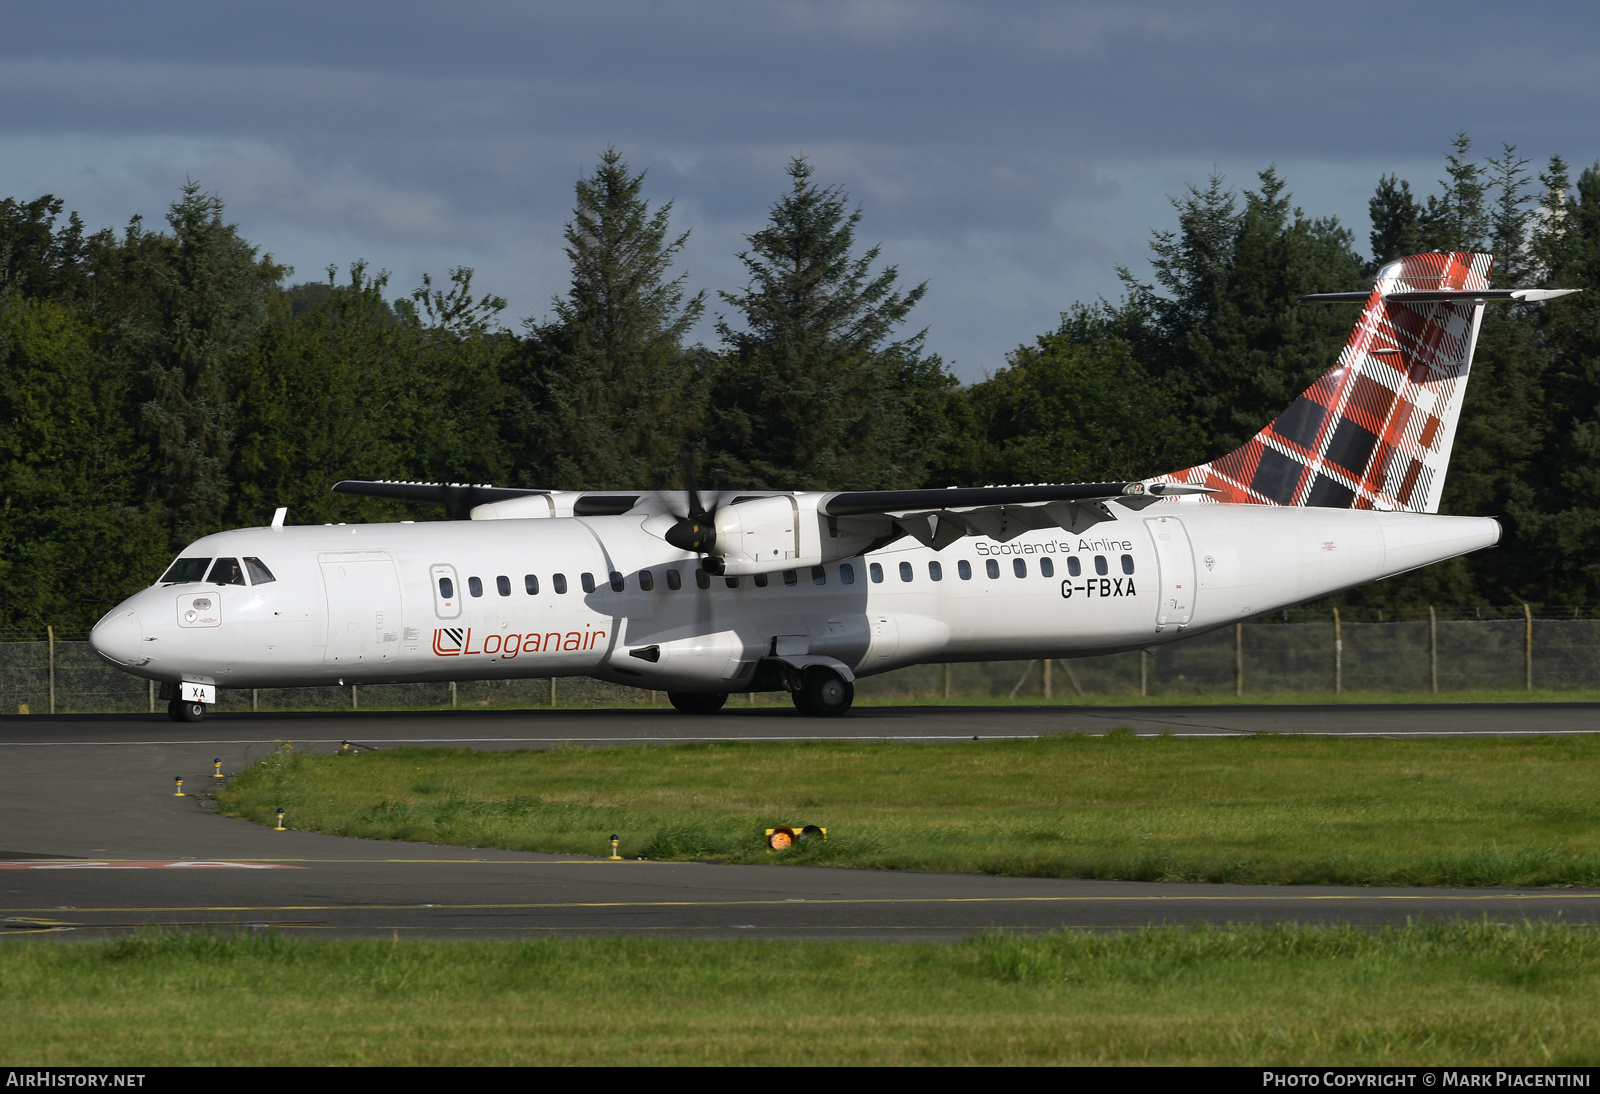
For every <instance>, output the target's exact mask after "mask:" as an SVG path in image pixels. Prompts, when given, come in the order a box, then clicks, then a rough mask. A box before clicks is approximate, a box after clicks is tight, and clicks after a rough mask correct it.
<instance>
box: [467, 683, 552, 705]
mask: <svg viewBox="0 0 1600 1094" xmlns="http://www.w3.org/2000/svg"><path fill="white" fill-rule="evenodd" d="M451 686H452V687H453V686H454V685H451ZM555 705H556V678H555V677H554V676H552V677H550V706H551V707H552V708H554V707H555Z"/></svg>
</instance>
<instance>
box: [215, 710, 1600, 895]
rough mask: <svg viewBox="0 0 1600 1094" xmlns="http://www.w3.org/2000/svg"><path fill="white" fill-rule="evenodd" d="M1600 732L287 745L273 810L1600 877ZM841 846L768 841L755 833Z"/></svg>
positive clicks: (1042, 863) (1589, 881) (737, 843)
mask: <svg viewBox="0 0 1600 1094" xmlns="http://www.w3.org/2000/svg"><path fill="white" fill-rule="evenodd" d="M1597 776H1600V738H1594V737H1562V738H1549V737H1546V738H1502V739H1483V738H1472V739H1462V738H1454V739H1440V740H1385V739H1352V738H1329V737H1291V736H1284V737H1274V736H1254V737H1233V738H1221V739H1205V740H1190V739H1176V738H1170V737H1158V738H1139V737H1135V736H1133V735H1132V734H1129V733H1127V732H1125V731H1118V732H1116V733H1113V734H1111V735H1109V736H1106V737H1087V736H1058V737H1045V738H1038V739H1034V740H1019V741H974V742H958V743H952V744H906V743H893V742H804V743H785V742H770V741H769V742H749V743H742V742H741V743H726V744H701V745H675V746H670V747H658V748H645V747H627V748H603V749H588V748H558V749H555V750H552V751H545V752H478V751H468V750H460V749H456V750H450V749H414V748H400V749H394V750H392V751H378V752H361V753H354V754H344V755H322V756H310V755H303V754H298V753H295V752H294V751H293V750H280V751H279V752H278V753H277V754H275V755H272V756H269V757H267V758H266V759H264V760H262V761H259V762H257V763H255V764H253V765H251V766H250V767H249V768H248V769H247V770H246V771H244V772H242V773H240V774H239V775H238V776H236V777H235V778H234V779H233V780H232V781H231V782H230V784H229V785H228V786H227V787H226V788H225V789H224V790H222V791H221V792H219V793H218V794H217V798H218V800H219V803H220V806H221V808H222V809H223V810H224V811H225V812H228V813H231V814H234V815H237V816H242V817H246V818H249V819H251V820H254V821H256V822H259V823H263V824H270V823H272V821H273V817H274V815H275V811H276V810H277V809H278V808H279V807H282V808H283V809H285V810H286V815H287V818H288V822H289V825H290V826H291V827H295V828H306V829H315V830H318V831H323V832H330V833H336V834H342V835H349V836H359V837H364V838H376V839H397V840H419V841H427V842H435V843H449V844H461V845H467V846H477V847H503V848H508V849H513V850H524V851H547V852H567V853H578V854H592V855H601V854H605V853H608V851H609V846H608V844H607V837H608V836H609V835H610V834H611V833H612V832H615V833H617V834H618V835H620V836H621V838H622V847H621V850H622V853H623V854H624V855H626V856H629V857H632V856H636V855H642V856H645V857H649V858H656V859H713V860H727V861H734V862H804V863H815V864H828V865H837V866H859V867H876V868H889V869H917V870H960V871H969V872H982V873H995V874H1013V875H1030V876H1049V877H1092V878H1122V879H1133V880H1151V881H1219V882H1265V883H1299V884H1307V883H1327V884H1357V885H1595V884H1600V792H1597V791H1600V778H1597ZM780 823H782V824H791V825H800V824H817V825H821V826H823V827H825V828H827V829H828V836H829V838H828V841H827V842H826V843H819V842H817V841H811V842H809V843H806V844H802V845H799V846H797V847H796V848H794V849H792V850H790V851H787V852H784V853H783V854H781V855H771V854H768V853H767V852H766V850H765V847H764V842H763V830H764V829H765V828H768V827H772V826H774V825H776V824H780Z"/></svg>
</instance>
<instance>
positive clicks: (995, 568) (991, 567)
mask: <svg viewBox="0 0 1600 1094" xmlns="http://www.w3.org/2000/svg"><path fill="white" fill-rule="evenodd" d="M983 572H984V573H986V574H988V575H989V576H990V577H999V576H1000V563H998V562H996V561H995V560H994V559H992V558H986V559H984V560H983Z"/></svg>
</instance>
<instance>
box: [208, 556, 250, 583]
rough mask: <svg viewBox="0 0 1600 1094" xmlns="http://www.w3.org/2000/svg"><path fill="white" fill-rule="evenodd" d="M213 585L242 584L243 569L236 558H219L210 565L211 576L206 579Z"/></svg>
mask: <svg viewBox="0 0 1600 1094" xmlns="http://www.w3.org/2000/svg"><path fill="white" fill-rule="evenodd" d="M206 580H207V581H210V582H211V583H212V584H214V585H243V584H244V569H243V567H241V566H240V565H239V560H238V559H236V558H219V559H217V561H216V562H214V563H212V565H211V576H210V577H208V578H207V579H206Z"/></svg>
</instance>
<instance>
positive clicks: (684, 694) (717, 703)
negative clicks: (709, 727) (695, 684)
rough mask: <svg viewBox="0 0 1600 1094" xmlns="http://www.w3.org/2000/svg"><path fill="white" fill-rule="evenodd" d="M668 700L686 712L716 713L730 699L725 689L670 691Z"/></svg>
mask: <svg viewBox="0 0 1600 1094" xmlns="http://www.w3.org/2000/svg"><path fill="white" fill-rule="evenodd" d="M667 701H668V702H670V703H671V704H672V705H673V706H674V707H676V708H677V709H678V710H680V711H682V712H683V713H684V714H715V713H716V712H717V711H719V710H721V709H722V704H723V703H726V702H727V701H728V693H727V692H725V691H669V692H667Z"/></svg>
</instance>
